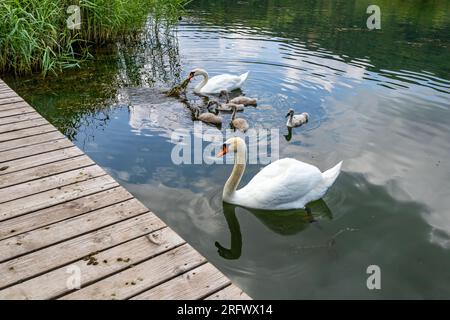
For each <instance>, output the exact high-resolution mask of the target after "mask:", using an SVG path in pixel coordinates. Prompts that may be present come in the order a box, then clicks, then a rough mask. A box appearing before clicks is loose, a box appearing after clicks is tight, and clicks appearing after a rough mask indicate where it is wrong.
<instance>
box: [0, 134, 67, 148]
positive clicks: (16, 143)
mask: <svg viewBox="0 0 450 320" xmlns="http://www.w3.org/2000/svg"><path fill="white" fill-rule="evenodd" d="M64 138H65V137H64V135H62V134H61V133H60V132H59V131H52V132H48V133H43V134H39V135H37V136H31V137H26V138H22V139H16V140H11V141H6V142H0V152H4V151H7V150H11V149H17V148H22V147H27V146H31V145H34V144H39V143H43V142H49V141H53V140H58V139H64Z"/></svg>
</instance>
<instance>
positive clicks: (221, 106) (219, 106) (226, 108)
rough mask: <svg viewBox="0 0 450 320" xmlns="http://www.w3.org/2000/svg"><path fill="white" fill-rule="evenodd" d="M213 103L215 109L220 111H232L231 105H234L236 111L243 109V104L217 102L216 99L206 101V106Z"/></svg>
mask: <svg viewBox="0 0 450 320" xmlns="http://www.w3.org/2000/svg"><path fill="white" fill-rule="evenodd" d="M213 105H215V106H216V110H217V111H221V112H233V108H232V106H236V110H237V112H242V111H244V105H237V104H234V103H219V102H217V101H210V102H208V108H209V107H211V106H213Z"/></svg>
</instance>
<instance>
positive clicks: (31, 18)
mask: <svg viewBox="0 0 450 320" xmlns="http://www.w3.org/2000/svg"><path fill="white" fill-rule="evenodd" d="M187 2H188V0H2V1H0V72H14V73H16V74H23V73H31V72H34V71H40V72H41V73H42V74H43V75H46V74H48V73H49V72H52V73H57V72H58V71H61V70H62V69H64V68H72V67H77V66H79V65H80V63H81V62H82V61H83V60H85V59H87V58H90V57H91V54H90V52H91V51H93V48H95V47H98V46H101V45H104V44H107V43H110V42H114V41H117V40H119V39H124V38H129V37H133V36H136V35H138V34H139V32H140V31H141V30H142V29H143V27H144V26H145V23H146V21H147V19H148V16H149V14H152V15H154V17H155V19H157V20H164V21H168V22H170V23H173V22H175V21H176V20H177V19H178V17H179V15H180V14H182V10H183V8H184V6H185V4H186V3H187ZM70 5H78V6H79V7H80V13H81V29H79V30H69V29H68V28H67V19H68V18H69V16H70V14H69V13H67V8H68V7H69V6H70Z"/></svg>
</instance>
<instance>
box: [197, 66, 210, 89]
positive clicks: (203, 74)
mask: <svg viewBox="0 0 450 320" xmlns="http://www.w3.org/2000/svg"><path fill="white" fill-rule="evenodd" d="M198 73H199V74H200V75H202V76H203V80H202V82H200V83H199V84H198V85H197V86H196V87H195V89H194V92H195V93H200V91H201V90H202V88H203V87H204V86H206V84H207V83H208V81H209V75H208V72H206V71H205V70H200V71H198Z"/></svg>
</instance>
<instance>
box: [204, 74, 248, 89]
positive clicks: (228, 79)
mask: <svg viewBox="0 0 450 320" xmlns="http://www.w3.org/2000/svg"><path fill="white" fill-rule="evenodd" d="M244 81H245V80H244ZM242 82H243V81H242V77H240V76H234V75H230V74H221V75H218V76H215V77H212V78H210V79H209V80H208V82H207V83H206V85H205V86H204V87H203V88H202V90H201V92H204V93H219V92H220V91H221V90H228V91H233V90H236V89H238V88H240V86H241V85H242Z"/></svg>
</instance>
